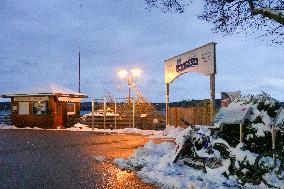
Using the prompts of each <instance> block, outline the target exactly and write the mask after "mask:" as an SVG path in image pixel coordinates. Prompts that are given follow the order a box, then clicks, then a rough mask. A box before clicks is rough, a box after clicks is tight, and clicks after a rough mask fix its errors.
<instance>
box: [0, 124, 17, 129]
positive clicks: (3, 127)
mask: <svg viewBox="0 0 284 189" xmlns="http://www.w3.org/2000/svg"><path fill="white" fill-rule="evenodd" d="M0 129H17V127H15V126H13V125H6V124H0Z"/></svg>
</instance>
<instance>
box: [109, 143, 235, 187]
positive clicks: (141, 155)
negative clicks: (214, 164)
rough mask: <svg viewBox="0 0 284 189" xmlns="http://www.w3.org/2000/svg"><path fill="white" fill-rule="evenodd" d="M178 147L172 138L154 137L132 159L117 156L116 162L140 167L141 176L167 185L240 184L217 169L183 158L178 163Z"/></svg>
mask: <svg viewBox="0 0 284 189" xmlns="http://www.w3.org/2000/svg"><path fill="white" fill-rule="evenodd" d="M175 147H176V146H175V145H174V144H173V143H169V142H163V143H161V144H155V143H153V142H152V141H150V142H148V143H146V144H145V146H144V147H142V148H139V149H137V150H136V151H135V152H134V154H133V155H132V156H131V157H129V158H128V159H126V160H125V159H122V158H116V159H114V160H113V162H114V163H115V164H117V165H118V166H120V167H122V168H127V169H133V170H138V172H137V173H138V176H139V177H141V178H142V179H143V180H145V181H147V182H151V183H153V184H158V185H162V186H164V187H166V188H200V189H201V188H220V187H224V186H235V185H236V181H235V180H234V179H232V180H228V179H226V178H225V177H224V176H222V175H220V174H218V172H216V171H215V172H214V170H213V171H211V172H209V173H207V174H205V173H204V172H202V171H201V170H196V169H193V168H191V167H188V166H186V165H184V164H183V163H182V162H178V163H176V164H174V163H173V156H174V155H175Z"/></svg>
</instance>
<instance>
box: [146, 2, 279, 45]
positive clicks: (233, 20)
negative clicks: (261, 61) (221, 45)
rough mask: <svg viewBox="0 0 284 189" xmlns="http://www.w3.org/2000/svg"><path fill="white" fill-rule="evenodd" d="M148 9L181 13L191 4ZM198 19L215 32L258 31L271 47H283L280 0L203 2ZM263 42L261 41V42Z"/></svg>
mask: <svg viewBox="0 0 284 189" xmlns="http://www.w3.org/2000/svg"><path fill="white" fill-rule="evenodd" d="M145 1H146V3H147V5H148V6H149V7H157V8H160V9H161V10H162V11H163V12H177V13H183V12H184V11H185V8H187V7H188V8H190V3H191V1H190V0H187V1H186V0H145ZM203 3H204V10H203V13H202V14H201V15H200V16H199V18H200V19H202V20H206V21H207V22H210V23H213V24H214V27H213V28H212V29H213V31H214V32H222V33H223V34H232V33H237V32H239V30H240V29H241V30H245V32H247V31H252V30H253V31H257V32H258V33H260V34H259V36H260V37H264V36H266V37H267V38H268V39H269V40H271V42H272V43H277V44H283V43H284V1H283V0H203ZM263 39H264V38H263Z"/></svg>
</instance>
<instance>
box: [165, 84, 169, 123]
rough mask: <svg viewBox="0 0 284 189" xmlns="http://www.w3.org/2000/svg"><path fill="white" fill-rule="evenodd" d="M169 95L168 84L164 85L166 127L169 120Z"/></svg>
mask: <svg viewBox="0 0 284 189" xmlns="http://www.w3.org/2000/svg"><path fill="white" fill-rule="evenodd" d="M169 94H170V84H169V83H166V125H169V124H170V120H169Z"/></svg>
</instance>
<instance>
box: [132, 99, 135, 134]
mask: <svg viewBox="0 0 284 189" xmlns="http://www.w3.org/2000/svg"><path fill="white" fill-rule="evenodd" d="M132 116H133V118H132V126H133V128H135V99H134V98H133V113H132Z"/></svg>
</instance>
